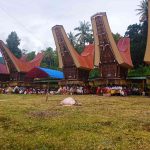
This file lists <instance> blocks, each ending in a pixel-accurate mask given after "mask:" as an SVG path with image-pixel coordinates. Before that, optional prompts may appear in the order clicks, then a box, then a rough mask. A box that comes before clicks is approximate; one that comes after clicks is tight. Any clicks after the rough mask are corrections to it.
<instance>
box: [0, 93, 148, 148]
mask: <svg viewBox="0 0 150 150" xmlns="http://www.w3.org/2000/svg"><path fill="white" fill-rule="evenodd" d="M65 97H66V96H49V100H48V101H47V102H45V96H37V95H0V149H2V150H5V149H6V150H9V149H12V150H21V149H25V150H26V149H28V150H30V149H33V150H49V149H59V150H82V149H84V150H98V149H100V150H150V98H144V97H109V98H108V97H101V96H92V95H89V96H73V97H74V98H75V99H77V100H78V101H79V102H80V103H82V106H73V107H63V106H60V105H59V103H60V101H61V100H63V99H64V98H65Z"/></svg>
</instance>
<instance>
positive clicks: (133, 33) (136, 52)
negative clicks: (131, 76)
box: [125, 24, 146, 68]
mask: <svg viewBox="0 0 150 150" xmlns="http://www.w3.org/2000/svg"><path fill="white" fill-rule="evenodd" d="M125 36H128V37H130V41H131V57H132V61H133V65H134V66H135V68H137V67H139V66H140V65H143V59H144V54H145V48H146V41H145V39H144V38H143V37H144V35H143V25H141V24H133V25H130V26H128V29H127V31H126V33H125Z"/></svg>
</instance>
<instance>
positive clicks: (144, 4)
mask: <svg viewBox="0 0 150 150" xmlns="http://www.w3.org/2000/svg"><path fill="white" fill-rule="evenodd" d="M138 6H139V8H138V9H136V11H138V15H140V21H141V22H145V21H146V22H147V21H148V0H142V1H141V3H140V5H138Z"/></svg>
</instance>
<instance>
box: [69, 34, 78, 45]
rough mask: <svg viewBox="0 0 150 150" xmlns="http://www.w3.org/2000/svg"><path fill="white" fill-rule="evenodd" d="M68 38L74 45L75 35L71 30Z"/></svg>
mask: <svg viewBox="0 0 150 150" xmlns="http://www.w3.org/2000/svg"><path fill="white" fill-rule="evenodd" d="M68 38H69V40H70V42H71V44H72V45H73V46H74V47H75V46H76V44H77V43H76V36H75V35H74V34H73V33H72V32H69V33H68Z"/></svg>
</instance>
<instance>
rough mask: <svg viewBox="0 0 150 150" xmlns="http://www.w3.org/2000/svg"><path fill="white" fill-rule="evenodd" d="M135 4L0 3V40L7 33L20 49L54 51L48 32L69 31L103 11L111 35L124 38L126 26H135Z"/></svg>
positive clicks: (102, 0) (95, 0) (116, 0)
mask: <svg viewBox="0 0 150 150" xmlns="http://www.w3.org/2000/svg"><path fill="white" fill-rule="evenodd" d="M139 2H140V1H139V0H132V1H131V0H126V1H125V0H107V1H106V0H92V1H87V0H80V1H77V0H65V1H64V0H55V1H52V0H32V1H31V0H25V1H21V0H11V1H10V0H5V1H3V0H0V22H1V23H0V29H1V30H0V39H2V40H4V41H5V40H6V38H7V36H8V34H10V32H11V31H16V32H17V34H18V36H19V37H20V39H21V46H20V47H21V48H24V49H28V50H36V51H39V50H41V49H45V48H46V47H49V46H51V47H53V48H55V44H54V39H53V36H52V32H51V28H52V27H53V26H54V25H56V24H62V25H64V27H65V29H66V31H67V32H69V31H71V30H72V31H73V29H74V27H76V26H78V25H79V21H82V20H86V21H90V17H91V16H92V15H93V14H95V13H97V12H101V11H106V12H107V15H108V19H109V23H110V26H111V29H112V32H114V33H116V32H118V33H121V34H122V35H124V33H125V31H126V29H127V26H128V25H130V24H133V23H136V22H138V18H139V16H137V15H136V12H135V9H137V5H138V4H139Z"/></svg>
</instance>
